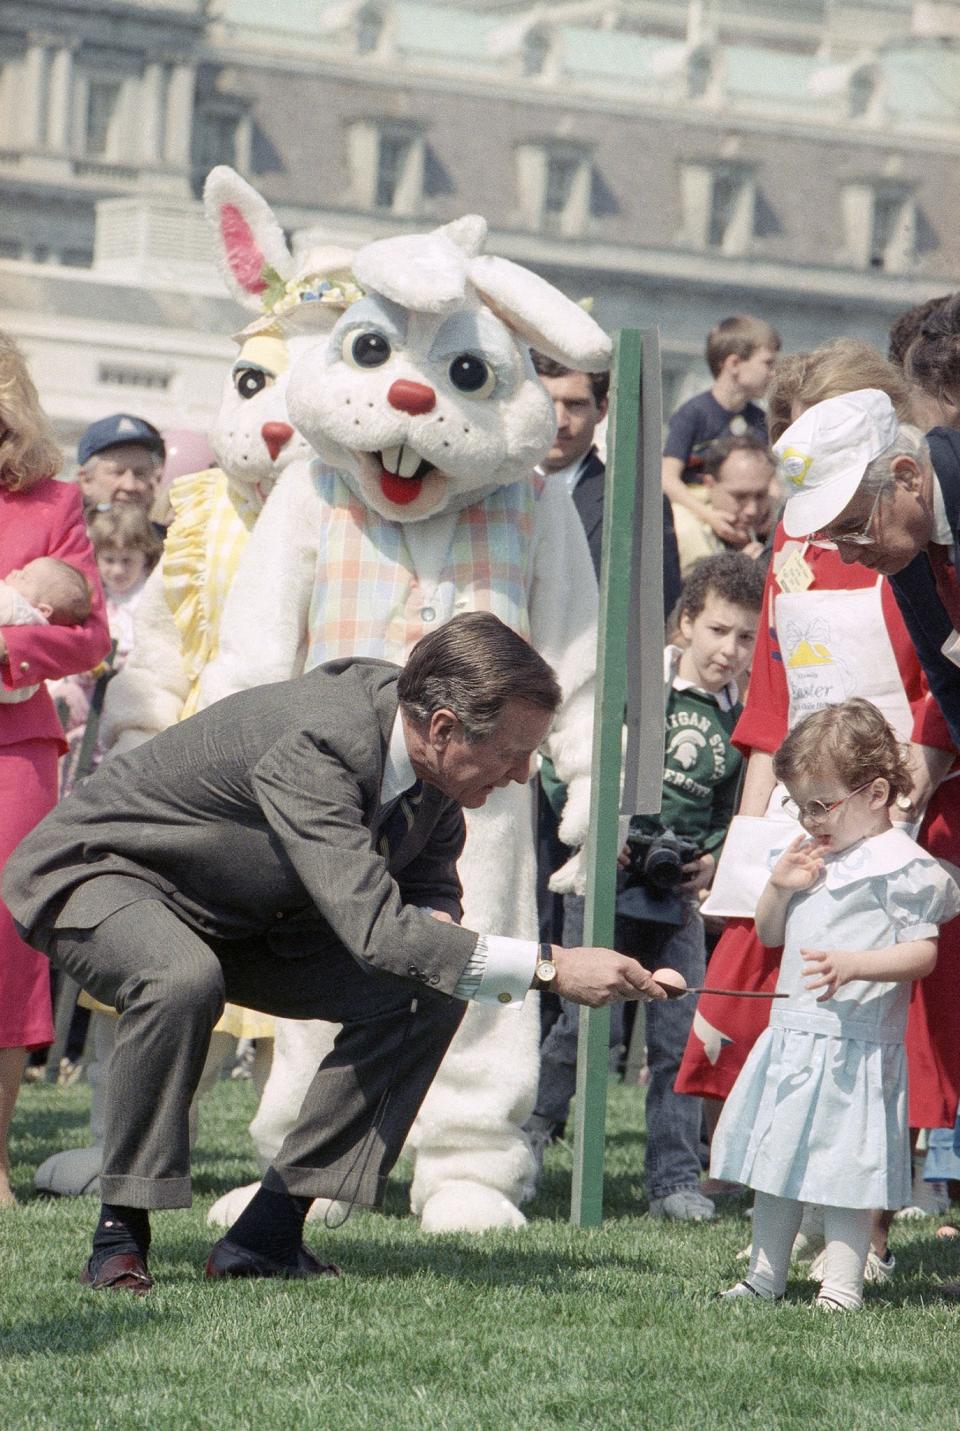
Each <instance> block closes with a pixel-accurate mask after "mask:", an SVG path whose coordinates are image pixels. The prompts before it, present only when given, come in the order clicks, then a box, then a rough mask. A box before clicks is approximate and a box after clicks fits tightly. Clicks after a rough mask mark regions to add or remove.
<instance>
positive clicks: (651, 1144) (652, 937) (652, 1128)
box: [535, 895, 707, 1198]
mask: <svg viewBox="0 0 960 1431" xmlns="http://www.w3.org/2000/svg"><path fill="white" fill-rule="evenodd" d="M563 933H564V944H566V945H567V946H568V947H570V946H572V947H576V946H578V945H580V944H582V942H583V900H582V899H581V898H580V897H579V896H576V895H568V896H567V898H566V918H565V921H564V931H563ZM615 943H616V946H617V948H618V949H619V950H620V951H621V952H622V953H624V954H632V955H633V956H634V958H636V959H638V960H639V961H640V963H641V964H643V965H644V967H645V968H647V969H651V970H652V969H659V968H661V967H663V966H668V967H669V968H671V969H676V970H677V972H678V973H679V974H682V975H683V977H684V978H685V979H686V981H687V983H688V984H690V985H697V984H702V983H703V979H704V974H705V972H706V962H707V955H706V946H705V943H704V930H703V920H702V919H701V918H700V914H699V912H698V911H697V909H696V907H695V906H694V905H693V904H691V905H690V906H689V907H688V916H687V920H686V922H685V923H684V924H683V925H681V926H680V927H679V928H676V927H669V926H665V925H656V924H652V923H648V922H646V921H643V922H641V921H639V920H636V919H621V918H618V919H617V924H616V935H615ZM562 1002H563V1011H562V1013H561V1015H560V1018H559V1019H558V1020H557V1022H556V1023H555V1024H554V1026H553V1028H552V1029H551V1030H550V1032H549V1033H548V1034H547V1037H546V1039H545V1040H544V1042H543V1045H542V1047H541V1050H540V1085H539V1088H538V1091H537V1106H536V1110H535V1111H536V1113H537V1114H539V1115H540V1116H541V1117H543V1118H546V1119H549V1120H550V1121H551V1122H553V1123H563V1122H565V1121H566V1118H567V1113H568V1111H569V1107H570V1100H571V1099H572V1097H573V1095H574V1093H575V1091H576V1083H577V1027H578V1022H579V1007H578V1005H577V1004H571V1003H570V1002H569V1001H568V1000H566V999H564V1000H563V1001H562ZM696 1005H697V1001H696V999H695V998H692V997H691V998H686V999H667V1000H665V1001H664V1002H663V1003H660V1002H657V1003H651V1004H645V1005H644V1012H645V1014H646V1038H647V1064H648V1067H649V1070H650V1082H649V1084H648V1085H647V1107H646V1111H647V1146H646V1155H645V1158H644V1174H645V1179H646V1187H647V1196H648V1197H650V1198H655V1197H667V1196H668V1194H669V1193H672V1192H676V1191H677V1189H678V1188H689V1187H696V1185H697V1183H698V1182H699V1180H700V1151H699V1150H700V1099H699V1098H691V1097H690V1096H689V1095H688V1094H685V1093H674V1091H673V1084H674V1080H675V1078H676V1076H677V1071H678V1069H679V1067H680V1060H681V1058H682V1057H683V1051H684V1049H685V1048H686V1046H687V1038H688V1036H689V1034H690V1028H691V1025H692V1024H693V1015H694V1011H695V1009H696ZM611 1015H616V1016H618V1017H611V1020H610V1024H611V1043H617V1044H619V1043H620V1041H621V1038H622V1033H621V1032H620V1030H622V1027H623V1024H622V1019H623V1006H622V1005H614V1007H613V1009H612V1010H611ZM615 1029H616V1032H615Z"/></svg>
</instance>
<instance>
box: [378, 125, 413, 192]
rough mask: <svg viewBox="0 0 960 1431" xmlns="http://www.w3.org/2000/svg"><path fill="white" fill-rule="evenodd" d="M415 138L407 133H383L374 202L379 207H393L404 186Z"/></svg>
mask: <svg viewBox="0 0 960 1431" xmlns="http://www.w3.org/2000/svg"><path fill="white" fill-rule="evenodd" d="M412 152H413V140H412V139H411V138H410V136H409V135H405V134H381V136H380V146H379V151H378V153H377V191H376V194H375V195H374V200H373V202H374V204H375V205H376V207H377V208H378V209H391V210H392V209H393V207H394V205H395V204H396V202H397V195H398V193H399V192H400V190H401V188H402V187H403V181H404V176H405V175H406V172H407V169H408V167H409V164H410V157H411V154H412Z"/></svg>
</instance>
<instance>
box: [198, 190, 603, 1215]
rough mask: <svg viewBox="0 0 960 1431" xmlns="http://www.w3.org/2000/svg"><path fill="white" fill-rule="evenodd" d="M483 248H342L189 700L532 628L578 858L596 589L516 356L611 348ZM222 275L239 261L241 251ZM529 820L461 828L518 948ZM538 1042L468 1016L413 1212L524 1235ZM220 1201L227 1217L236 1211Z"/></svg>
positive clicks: (273, 1122) (465, 868)
mask: <svg viewBox="0 0 960 1431" xmlns="http://www.w3.org/2000/svg"><path fill="white" fill-rule="evenodd" d="M485 236H486V224H485V223H484V221H483V220H482V219H480V218H477V217H467V218H464V219H461V220H458V221H457V222H455V223H453V224H449V225H446V226H445V227H444V228H441V229H438V230H436V231H434V232H433V233H430V234H417V235H405V236H403V237H399V238H393V239H383V240H379V241H377V242H375V243H372V244H369V245H368V246H367V247H366V248H363V249H361V250H360V251H359V252H358V253H357V255H356V257H355V259H354V263H353V277H354V279H355V281H356V283H357V284H358V286H359V287H360V289H361V290H362V291H363V296H362V297H359V298H357V300H356V301H355V302H353V303H352V304H350V305H349V306H348V307H347V308H346V309H345V311H344V312H343V313H342V314H341V315H340V316H339V317H337V318H336V320H335V321H331V322H330V324H329V332H328V334H327V335H326V336H325V337H324V338H322V339H318V341H317V342H316V343H315V344H314V345H313V346H312V347H311V348H309V350H308V351H307V352H305V353H303V354H301V355H300V356H299V357H298V358H297V360H296V362H295V364H294V365H293V369H292V371H291V374H290V380H289V386H288V408H289V412H290V416H291V420H292V421H293V422H294V423H295V425H296V426H297V427H298V428H299V430H300V431H301V432H302V433H303V434H304V436H305V437H306V438H307V439H308V441H309V442H310V444H311V446H312V447H313V449H314V450H315V452H316V453H317V454H318V457H317V459H316V460H314V461H313V462H311V463H310V464H300V463H296V464H294V465H293V466H292V467H291V468H290V469H289V471H288V472H287V473H285V475H284V477H283V478H282V480H281V481H280V482H279V483H278V485H277V488H276V491H275V492H274V494H273V496H272V498H271V501H270V503H269V504H268V507H267V509H266V511H265V512H264V516H263V518H262V519H261V521H260V523H258V526H257V529H256V531H255V532H254V534H253V537H252V538H251V542H250V544H249V546H248V548H247V551H246V552H245V554H244V558H243V561H242V563H241V569H240V574H239V578H238V581H237V583H236V584H235V586H234V588H233V592H232V594H231V597H230V600H229V601H228V604H227V609H226V611H225V614H224V620H223V624H222V627H221V645H220V654H219V656H218V658H217V660H216V661H215V662H214V663H213V664H212V665H211V666H210V667H209V668H208V669H207V671H206V673H205V675H204V678H203V689H204V700H205V701H211V700H215V699H218V698H219V697H221V696H223V695H226V694H228V693H230V692H232V691H236V690H239V689H241V688H243V687H247V686H251V685H255V684H259V683H261V682H264V681H275V680H283V679H286V678H288V677H290V676H292V675H295V674H298V673H299V672H300V671H301V670H307V669H310V668H311V667H313V666H316V665H318V664H320V663H322V662H324V661H329V660H333V659H335V658H337V657H340V656H345V655H361V656H377V657H382V658H385V659H387V660H391V661H395V662H397V663H402V662H403V661H404V660H405V658H406V656H407V654H408V652H409V650H410V648H411V647H412V646H413V644H414V643H415V642H416V641H417V640H418V639H419V637H420V636H421V635H423V634H424V633H425V632H426V631H428V630H429V629H430V628H431V627H432V626H433V625H435V624H436V623H438V622H442V621H445V620H447V619H448V618H449V617H450V616H451V615H453V614H454V613H455V612H459V611H465V610H474V609H481V610H490V611H493V612H494V613H495V614H496V615H497V616H499V617H501V619H503V620H504V621H506V622H508V623H509V624H510V625H511V626H513V627H514V628H515V629H516V630H518V631H520V632H521V633H522V634H524V635H526V636H528V637H529V639H530V640H531V642H532V643H533V645H534V646H535V647H536V648H537V650H539V651H540V653H541V654H542V655H543V656H544V657H545V658H546V659H547V660H548V661H549V662H550V663H551V664H552V665H553V666H554V668H555V669H556V671H557V674H558V676H559V678H560V681H561V684H562V686H563V690H564V703H563V706H562V708H561V710H560V712H559V714H558V718H557V721H556V723H555V727H554V730H553V732H552V734H551V736H550V738H549V742H548V744H549V753H550V754H551V756H552V757H553V759H554V762H555V764H556V766H557V768H558V771H559V773H560V776H561V778H563V779H565V780H566V781H567V783H568V784H569V786H570V798H569V801H568V806H567V814H566V816H565V820H564V826H563V828H562V830H561V836H562V837H563V838H565V839H566V840H567V841H568V842H569V843H571V844H579V843H580V842H582V840H583V838H584V836H585V832H586V822H587V812H588V805H589V795H588V774H589V761H590V726H591V715H592V703H593V670H594V653H595V640H596V636H595V623H596V606H597V595H596V582H595V578H594V574H593V568H592V564H591V561H590V555H589V551H588V549H587V545H586V540H585V538H584V536H583V531H582V528H581V525H580V522H579V519H578V517H577V515H576V511H575V508H574V507H573V504H572V502H571V500H570V497H569V495H568V494H567V492H566V491H565V490H563V489H562V487H561V486H560V485H558V484H551V483H550V482H549V481H545V480H543V479H539V478H536V477H534V476H533V470H534V468H535V466H536V464H537V463H538V461H539V460H540V459H541V458H542V457H543V456H544V455H545V454H546V452H547V451H548V449H549V446H550V443H551V441H552V438H553V433H554V428H555V423H554V415H553V406H552V403H551V401H550V399H549V397H548V396H547V394H546V392H545V390H544V388H543V387H542V385H541V384H540V382H539V380H538V378H537V377H536V374H535V372H534V369H533V365H532V362H531V359H530V352H529V349H530V347H531V346H535V347H536V348H538V349H540V350H541V351H543V352H545V353H547V354H548V355H550V356H553V357H555V358H556V359H557V360H558V361H561V362H564V363H565V364H567V365H569V366H571V367H576V368H581V369H587V370H597V369H601V368H604V367H606V366H608V365H609V360H610V342H609V339H608V338H607V337H606V335H605V334H604V333H603V331H602V330H601V329H600V328H599V327H598V326H597V324H596V323H595V322H594V321H593V320H592V319H591V318H590V317H589V316H588V315H587V314H586V313H584V311H583V310H582V309H581V308H579V307H578V306H577V305H576V304H574V303H572V302H571V301H570V300H568V299H567V298H565V297H564V296H563V295H562V294H561V293H559V292H558V291H557V290H556V289H555V288H553V287H552V286H551V285H549V284H547V283H546V282H544V281H543V280H542V279H540V278H538V277H537V276H536V275H535V274H533V273H531V272H529V271H528V270H525V269H523V268H520V267H519V266H517V265H516V264H513V263H510V262H509V261H507V260H505V259H500V258H497V257H494V256H490V255H485V254H484V253H483V252H482V249H483V245H484V241H485ZM234 261H235V263H237V264H241V263H246V264H247V265H248V266H251V267H253V266H255V265H256V261H257V260H256V255H255V254H253V253H241V252H239V250H238V252H237V253H236V254H235V257H234ZM332 318H333V315H331V319H332ZM252 630H255V631H256V633H257V638H256V640H254V641H251V639H250V633H251V631H252ZM532 828H533V827H532V811H531V802H530V792H529V789H523V788H521V787H519V786H513V787H511V788H510V789H505V790H496V791H494V792H493V794H492V795H491V797H490V798H489V800H488V801H487V804H486V805H485V806H484V807H483V808H482V809H481V810H477V811H470V812H468V813H467V830H468V834H467V845H466V850H465V852H464V856H463V859H462V861H461V863H460V875H461V879H462V882H463V886H464V911H465V912H464V923H465V924H467V925H468V926H469V927H472V928H476V929H484V930H487V931H489V932H490V933H496V934H507V935H513V936H519V937H528V938H530V939H531V940H535V939H536V937H537V916H536V901H535V852H534V843H533V833H532ZM289 1035H290V1037H289V1040H288V1039H287V1029H286V1028H285V1027H284V1026H283V1025H282V1024H281V1027H280V1029H278V1038H277V1051H276V1056H275V1060H274V1067H273V1072H272V1074H271V1078H270V1081H269V1083H268V1086H267V1091H266V1095H265V1100H264V1107H262V1108H261V1113H260V1115H259V1117H258V1122H259V1123H261V1125H264V1126H262V1127H261V1133H262V1134H263V1135H264V1136H269V1138H270V1141H271V1142H272V1141H275V1140H276V1139H277V1136H278V1134H280V1135H282V1133H283V1132H284V1131H285V1127H286V1126H287V1125H288V1124H289V1123H290V1122H291V1121H292V1119H293V1116H294V1115H295V1113H296V1110H297V1108H298V1106H299V1103H300V1101H301V1098H302V1095H303V1092H304V1090H305V1087H306V1084H307V1082H308V1081H309V1079H310V1078H311V1077H312V1074H313V1071H314V1070H315V1068H316V1065H317V1062H318V1056H317V1049H318V1048H319V1052H320V1053H322V1052H323V1051H324V1050H325V1046H326V1045H325V1043H320V1042H318V1041H319V1040H321V1039H323V1037H324V1035H322V1034H321V1033H320V1032H319V1031H318V1030H315V1029H314V1028H312V1027H311V1026H309V1025H299V1026H292V1027H290V1028H289ZM285 1048H286V1051H285ZM538 1048H539V1022H538V1019H537V1012H536V1007H535V1001H533V1000H527V1004H526V1007H525V1009H524V1010H523V1012H520V1013H517V1012H515V1011H513V1010H501V1009H499V1008H497V1007H496V1006H493V1007H490V1006H481V1005H477V1004H471V1005H470V1007H469V1008H468V1012H467V1016H466V1018H465V1020H464V1023H463V1025H462V1027H461V1030H460V1032H459V1033H458V1035H457V1037H456V1039H455V1040H454V1044H453V1046H452V1047H451V1049H450V1052H449V1054H448V1055H447V1058H446V1060H445V1061H444V1064H443V1067H442V1068H441V1071H440V1074H439V1075H438V1078H437V1080H436V1082H435V1084H434V1086H433V1088H432V1090H431V1092H430V1094H429V1095H428V1098H427V1101H426V1103H425V1104H424V1107H423V1110H422V1112H421V1115H420V1118H419V1120H418V1123H417V1126H416V1128H415V1130H414V1135H413V1141H414V1143H415V1146H416V1167H415V1176H414V1185H413V1193H412V1201H413V1206H414V1211H416V1212H418V1213H420V1215H421V1217H422V1220H423V1225H424V1227H425V1228H427V1229H428V1230H433V1231H445V1230H453V1229H470V1230H481V1229H484V1228H488V1227H494V1226H520V1225H521V1224H522V1223H523V1222H524V1217H523V1214H522V1213H521V1212H520V1210H519V1203H520V1202H521V1200H522V1199H523V1197H524V1196H525V1194H526V1193H527V1191H528V1189H529V1186H530V1183H531V1176H532V1170H533V1164H532V1158H531V1155H530V1152H529V1148H528V1146H527V1143H526V1139H525V1137H524V1135H523V1134H522V1132H521V1125H522V1123H523V1121H524V1119H525V1118H526V1116H527V1114H528V1113H529V1111H530V1108H531V1107H532V1102H533V1098H534V1095H535V1092H536V1085H537V1069H538ZM265 1110H269V1113H268V1116H267V1117H266V1118H265V1117H264V1114H265ZM266 1124H269V1125H270V1126H269V1129H268V1128H267V1127H266ZM226 1201H227V1206H226V1207H224V1208H223V1210H222V1216H223V1217H224V1218H225V1219H227V1220H229V1218H230V1217H231V1216H232V1215H234V1214H235V1212H236V1204H235V1203H232V1204H231V1203H230V1202H229V1195H228V1199H227V1200H226Z"/></svg>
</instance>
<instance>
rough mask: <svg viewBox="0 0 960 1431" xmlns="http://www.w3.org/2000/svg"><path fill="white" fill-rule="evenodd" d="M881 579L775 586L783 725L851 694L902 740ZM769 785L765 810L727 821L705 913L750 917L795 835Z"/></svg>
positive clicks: (903, 718)
mask: <svg viewBox="0 0 960 1431" xmlns="http://www.w3.org/2000/svg"><path fill="white" fill-rule="evenodd" d="M882 584H883V578H882V577H878V578H877V580H876V582H875V583H874V585H873V586H865V587H861V588H860V589H859V590H858V591H803V592H785V591H781V592H779V593H778V594H777V595H776V597H775V598H774V603H773V624H774V627H775V629H776V633H777V642H778V645H779V647H780V654H781V656H782V658H783V671H784V676H785V677H786V682H787V690H788V692H789V698H790V707H789V714H788V716H787V728H788V730H793V728H794V726H795V725H797V724H798V723H799V722H800V721H801V720H803V719H804V717H806V716H808V715H812V714H813V712H814V711H819V710H823V708H824V707H825V706H832V705H839V703H840V702H841V701H845V700H848V699H849V698H850V697H851V696H862V697H863V699H864V700H868V701H871V702H872V703H873V704H874V705H875V706H876V707H877V709H878V710H879V711H881V713H882V714H883V715H884V716H885V717H886V719H887V720H888V721H889V723H890V725H891V726H892V727H893V729H894V731H895V732H896V734H897V736H898V737H899V739H901V740H909V738H910V732H911V729H912V725H913V719H912V716H911V712H910V702H909V701H908V700H907V694H906V691H905V690H904V688H903V679H902V677H901V675H900V668H899V666H898V665H897V658H896V655H895V654H894V650H893V644H892V642H891V640H890V633H889V632H888V630H887V623H886V621H885V620H884V615H883V605H882V599H881V593H882V589H883V585H882ZM785 795H786V791H785V789H784V787H783V786H782V785H779V784H778V785H777V786H775V788H774V791H773V794H772V795H771V796H770V800H769V802H768V805H767V813H766V817H765V818H763V819H760V818H758V817H755V816H749V815H737V816H736V817H735V818H734V820H733V822H732V823H731V825H730V830H729V833H728V834H727V838H726V840H725V842H724V846H723V854H722V855H721V857H720V864H719V866H718V868H717V873H716V876H715V878H714V882H713V888H712V890H711V892H710V896H709V898H708V899H707V900H706V902H705V904H704V906H703V912H704V913H705V914H716V915H722V916H725V917H728V918H733V917H736V918H741V919H752V918H753V917H754V914H755V912H756V907H757V900H758V899H759V898H760V893H761V891H762V890H763V887H764V885H765V884H766V882H767V879H768V878H769V874H770V869H771V867H772V864H773V862H774V860H775V859H776V858H777V857H778V856H779V854H780V853H781V851H782V850H783V849H785V847H786V846H787V845H788V844H789V843H790V841H791V840H793V839H795V838H796V836H797V835H799V834H802V833H803V832H802V829H801V827H800V825H799V824H798V822H797V821H795V820H791V819H790V817H789V816H788V815H786V814H784V811H783V808H782V802H783V799H784V796H785Z"/></svg>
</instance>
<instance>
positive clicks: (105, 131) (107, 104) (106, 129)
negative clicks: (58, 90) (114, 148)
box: [84, 79, 120, 158]
mask: <svg viewBox="0 0 960 1431" xmlns="http://www.w3.org/2000/svg"><path fill="white" fill-rule="evenodd" d="M119 103H120V85H119V83H118V82H117V81H116V80H107V79H90V80H88V81H87V105H86V122H85V125H84V149H85V150H86V153H87V154H90V155H92V156H93V157H94V158H103V157H104V156H106V155H107V154H108V153H109V152H110V149H111V145H110V138H111V130H112V128H113V120H114V116H115V115H116V113H117V108H118V105H119Z"/></svg>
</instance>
